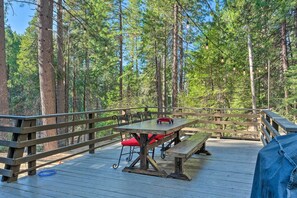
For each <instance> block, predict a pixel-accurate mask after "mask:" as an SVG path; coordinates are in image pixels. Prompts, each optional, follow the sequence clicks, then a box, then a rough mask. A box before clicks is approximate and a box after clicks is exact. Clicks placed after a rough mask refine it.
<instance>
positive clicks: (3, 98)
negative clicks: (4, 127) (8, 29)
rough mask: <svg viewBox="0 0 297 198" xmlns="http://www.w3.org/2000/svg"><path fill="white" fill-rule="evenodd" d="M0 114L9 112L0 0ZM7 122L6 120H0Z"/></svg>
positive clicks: (2, 7) (2, 15)
mask: <svg viewBox="0 0 297 198" xmlns="http://www.w3.org/2000/svg"><path fill="white" fill-rule="evenodd" d="M0 71H1V72H0V93H1V95H0V115H1V114H2V115H4V114H9V107H8V88H7V66H6V54H5V29H4V3H3V0H0ZM1 122H3V123H4V124H8V122H7V120H3V121H2V120H1ZM0 138H1V137H0Z"/></svg>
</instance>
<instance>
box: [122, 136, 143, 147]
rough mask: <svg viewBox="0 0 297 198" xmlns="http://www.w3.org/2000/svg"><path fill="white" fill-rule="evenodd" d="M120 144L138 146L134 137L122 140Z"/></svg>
mask: <svg viewBox="0 0 297 198" xmlns="http://www.w3.org/2000/svg"><path fill="white" fill-rule="evenodd" d="M121 144H122V146H139V143H138V142H137V140H136V139H135V138H131V139H128V140H124V141H122V142H121Z"/></svg>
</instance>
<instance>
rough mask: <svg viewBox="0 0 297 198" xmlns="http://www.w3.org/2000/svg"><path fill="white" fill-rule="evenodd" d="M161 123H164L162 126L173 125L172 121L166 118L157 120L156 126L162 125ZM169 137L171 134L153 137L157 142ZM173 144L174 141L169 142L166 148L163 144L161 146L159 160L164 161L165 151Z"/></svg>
mask: <svg viewBox="0 0 297 198" xmlns="http://www.w3.org/2000/svg"><path fill="white" fill-rule="evenodd" d="M162 123H164V124H173V123H174V120H173V119H172V118H168V117H161V118H158V119H157V124H162ZM169 135H172V133H169V134H166V135H162V134H160V135H157V136H156V137H155V139H156V140H157V141H158V140H161V139H163V138H164V137H166V136H169ZM173 142H174V140H171V141H170V142H169V143H168V144H167V145H166V146H165V143H163V144H162V148H161V158H162V159H165V157H166V155H165V151H166V150H167V149H169V148H170V147H171V144H172V143H173Z"/></svg>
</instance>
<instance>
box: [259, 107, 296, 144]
mask: <svg viewBox="0 0 297 198" xmlns="http://www.w3.org/2000/svg"><path fill="white" fill-rule="evenodd" d="M288 133H297V125H296V124H295V123H293V122H291V121H289V120H287V119H286V118H284V117H282V116H280V115H278V114H276V113H274V112H272V111H270V110H263V111H262V112H261V141H262V143H263V144H264V145H266V144H267V143H269V142H270V141H271V140H272V139H273V138H274V137H276V136H279V135H285V134H288Z"/></svg>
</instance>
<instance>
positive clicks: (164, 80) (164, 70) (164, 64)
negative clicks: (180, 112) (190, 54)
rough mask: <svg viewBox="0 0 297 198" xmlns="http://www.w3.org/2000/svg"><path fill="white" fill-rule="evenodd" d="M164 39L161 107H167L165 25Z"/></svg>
mask: <svg viewBox="0 0 297 198" xmlns="http://www.w3.org/2000/svg"><path fill="white" fill-rule="evenodd" d="M164 32H165V33H164V35H165V39H164V55H163V87H164V93H163V107H164V108H166V107H167V105H168V104H167V81H166V75H167V72H166V68H167V67H166V65H167V36H166V35H167V30H166V26H165V31H164ZM164 112H166V109H164Z"/></svg>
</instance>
